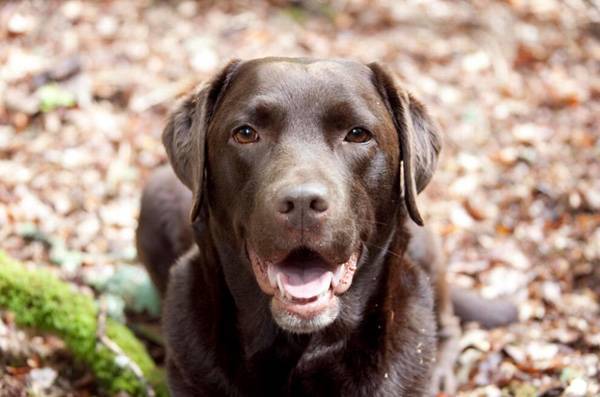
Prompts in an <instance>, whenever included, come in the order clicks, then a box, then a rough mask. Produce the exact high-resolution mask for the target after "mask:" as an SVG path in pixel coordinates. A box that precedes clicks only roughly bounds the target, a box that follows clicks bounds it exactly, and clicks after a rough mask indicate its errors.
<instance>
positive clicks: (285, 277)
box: [280, 267, 333, 299]
mask: <svg viewBox="0 0 600 397" xmlns="http://www.w3.org/2000/svg"><path fill="white" fill-rule="evenodd" d="M280 277H281V283H282V284H283V288H284V289H285V292H287V294H288V295H291V296H292V297H294V298H299V299H308V298H312V297H315V296H317V295H319V294H321V293H323V292H325V291H327V290H328V289H329V286H330V285H331V279H332V277H333V273H331V272H330V271H327V270H325V269H323V268H322V267H312V268H299V267H288V268H285V269H281V275H280Z"/></svg>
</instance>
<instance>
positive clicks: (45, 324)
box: [0, 251, 167, 396]
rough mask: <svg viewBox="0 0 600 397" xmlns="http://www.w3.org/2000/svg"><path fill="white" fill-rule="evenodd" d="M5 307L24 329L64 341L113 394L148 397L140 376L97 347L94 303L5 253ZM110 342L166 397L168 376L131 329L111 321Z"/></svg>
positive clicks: (0, 265)
mask: <svg viewBox="0 0 600 397" xmlns="http://www.w3.org/2000/svg"><path fill="white" fill-rule="evenodd" d="M0 307H1V308H4V309H8V310H10V311H11V312H13V313H14V314H15V318H16V320H17V323H18V324H19V325H21V326H24V327H31V328H35V329H37V330H40V331H44V332H50V333H53V334H55V335H57V336H59V337H61V338H62V339H63V340H64V342H65V344H66V345H67V346H68V348H69V349H70V350H71V352H72V353H73V355H74V357H75V358H76V359H78V360H80V361H81V362H83V363H85V364H86V365H88V366H89V367H90V368H91V370H92V371H93V372H94V374H95V375H96V378H97V380H98V383H99V385H100V386H101V387H102V388H103V389H104V390H106V391H107V392H109V393H111V394H112V393H117V392H119V391H123V392H127V393H129V394H130V395H132V396H142V395H145V391H144V387H143V385H142V384H140V382H139V381H138V380H137V378H136V377H135V375H134V374H133V373H132V372H131V371H130V370H128V369H127V368H125V367H123V366H121V365H119V363H118V361H117V360H116V357H115V355H114V353H112V352H111V351H110V350H108V349H106V348H105V347H104V346H101V345H98V344H97V343H96V325H97V313H98V309H97V307H96V303H95V301H94V300H93V299H92V298H91V297H89V296H86V295H84V294H81V293H79V292H77V291H75V290H74V288H73V286H71V285H70V284H68V283H65V282H63V281H60V280H59V279H57V278H56V277H55V276H54V275H52V274H51V273H49V272H47V271H43V270H41V271H37V270H36V271H35V272H34V271H30V270H27V269H25V268H24V267H23V266H22V265H21V264H19V263H17V262H15V261H13V260H11V259H9V258H8V257H7V256H6V254H4V253H3V252H2V251H0ZM106 327H107V329H106V333H107V336H108V337H109V338H110V339H111V340H112V341H113V342H115V343H116V344H117V345H119V347H120V348H121V349H122V350H123V352H124V353H125V354H126V355H127V357H128V358H129V359H131V360H133V361H134V362H136V363H137V365H138V366H139V367H140V369H141V370H142V372H143V373H144V376H145V377H146V379H148V380H149V381H150V382H151V384H152V386H153V387H154V389H155V391H156V393H157V395H159V396H166V395H167V391H166V387H165V385H164V376H163V374H162V373H161V372H160V371H159V370H158V369H157V368H156V366H155V364H154V362H153V361H152V359H151V358H150V356H149V355H148V353H147V352H146V349H145V348H144V346H143V345H142V344H141V343H140V341H139V340H137V339H136V337H135V336H134V335H133V334H132V333H131V331H129V329H128V328H126V327H124V326H123V325H121V324H119V323H117V322H116V321H113V320H111V319H109V320H107V325H106Z"/></svg>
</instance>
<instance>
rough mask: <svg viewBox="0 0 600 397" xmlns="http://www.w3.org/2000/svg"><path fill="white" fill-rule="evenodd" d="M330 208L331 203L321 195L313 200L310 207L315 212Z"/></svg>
mask: <svg viewBox="0 0 600 397" xmlns="http://www.w3.org/2000/svg"><path fill="white" fill-rule="evenodd" d="M327 208H329V204H327V201H325V200H324V199H323V198H321V197H317V198H314V199H312V200H311V202H310V209H311V210H313V211H315V212H325V211H327Z"/></svg>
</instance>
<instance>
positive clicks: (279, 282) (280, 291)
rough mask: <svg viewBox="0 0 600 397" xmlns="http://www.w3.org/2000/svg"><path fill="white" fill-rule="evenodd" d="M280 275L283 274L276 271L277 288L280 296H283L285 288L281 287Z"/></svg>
mask: <svg viewBox="0 0 600 397" xmlns="http://www.w3.org/2000/svg"><path fill="white" fill-rule="evenodd" d="M282 277H283V276H282V274H281V273H277V288H279V293H280V296H281V297H282V298H285V295H286V294H285V288H283V281H282V280H281V278H282Z"/></svg>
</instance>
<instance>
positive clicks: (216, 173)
mask: <svg viewBox="0 0 600 397" xmlns="http://www.w3.org/2000/svg"><path fill="white" fill-rule="evenodd" d="M309 76H310V77H309ZM321 79H322V80H321ZM282 83H285V84H282ZM339 84H341V86H340V85H339ZM344 84H345V85H344ZM329 85H330V86H331V87H332V88H334V90H332V91H330V92H329V91H327V88H328V87H329ZM261 87H262V88H261ZM340 87H341V88H340ZM348 87H350V88H348ZM357 89H358V90H361V91H360V95H356V93H354V94H350V95H344V92H345V91H344V90H350V91H349V92H352V91H353V90H357ZM269 90H270V91H269ZM256 92H261V93H263V95H262V96H261V97H260V100H261V101H263V102H262V103H261V104H260V105H259V106H260V107H259V108H255V109H256V110H255V111H254V112H252V113H250V114H251V116H247V115H246V116H244V114H245V113H243V108H244V106H247V105H248V104H252V103H253V101H254V100H255V98H253V97H252V95H254V94H255V93H256ZM269 92H271V94H269ZM279 93H284V94H285V95H284V96H283V97H280V96H278V95H279ZM269 95H271V96H272V97H269ZM265 100H266V101H267V102H268V103H271V104H273V105H272V106H266V110H265V103H264V101H265ZM340 100H341V102H340ZM365 101H366V102H365ZM334 102H336V103H337V102H339V105H336V106H338V107H340V108H341V111H339V114H338V116H336V117H335V119H334V120H333V122H334V125H336V126H337V125H338V124H336V123H341V124H343V126H344V128H347V127H348V126H350V127H351V126H352V123H355V122H356V121H355V119H356V118H358V119H360V118H362V119H364V120H366V121H365V123H369V121H368V120H375V121H371V123H372V125H373V128H374V130H375V131H376V134H377V135H376V137H377V145H375V144H374V143H373V142H371V143H370V144H369V145H367V146H345V147H344V148H343V149H340V148H338V149H335V150H338V151H341V150H344V151H345V152H343V154H340V155H338V157H336V158H337V159H340V158H343V161H345V163H343V164H341V163H340V162H339V160H334V158H333V157H332V158H329V157H328V156H329V154H330V153H331V150H332V149H329V147H333V148H336V146H335V145H336V143H335V142H337V141H336V140H335V139H337V138H335V137H333V136H330V135H323V132H322V129H323V128H324V127H323V125H325V126H327V125H329V124H327V123H328V122H329V121H328V120H327V119H319V117H320V116H318V115H319V114H320V113H319V112H320V111H322V110H323V109H324V108H327V106H328V105H329V104H332V103H334ZM347 107H348V108H347ZM336 109H337V108H336V107H333V108H331V112H334V113H335V112H336ZM365 109H368V110H369V112H370V113H371V114H372V116H373V117H371V119H370V118H369V117H370V116H369V115H368V114H367V113H364V112H363V113H361V112H362V111H363V110H365ZM355 111H356V112H358V113H357V114H355V113H354V112H355ZM240 112H242V113H240ZM257 115H260V117H258V116H257ZM244 117H251V118H252V117H254V118H255V119H252V120H253V121H252V123H255V124H261V123H262V124H261V126H260V129H261V131H265V134H266V139H267V141H264V142H263V143H261V145H262V146H261V145H258V146H256V147H255V148H254V149H248V147H244V148H242V149H238V147H237V146H235V145H231V144H229V143H227V144H225V143H224V142H225V141H224V139H225V137H226V135H227V134H228V133H229V132H228V131H229V130H228V129H229V128H231V127H230V124H231V120H236V119H239V118H244ZM257 117H258V118H257ZM294 117H295V119H294ZM299 126H302V128H301V129H299V128H300V127H299ZM327 128H329V127H327ZM336 128H337V127H336ZM269 131H277V134H279V135H273V138H270V135H268V134H269ZM271 134H275V132H271ZM275 136H277V138H275ZM268 139H272V141H273V142H275V141H276V142H278V143H277V144H276V145H279V146H273V147H272V148H271V149H269V150H268V151H265V152H260V150H262V149H261V148H262V147H264V145H267V144H268V143H269V142H270V141H269V140H268ZM322 139H323V140H322ZM163 140H164V143H165V146H166V148H167V153H168V155H169V159H170V162H171V164H172V166H173V169H174V170H175V174H177V177H178V178H179V179H180V180H181V181H182V182H183V183H184V184H185V185H186V186H187V188H188V189H186V188H185V187H184V186H183V185H182V184H180V183H179V182H178V181H177V180H176V179H175V176H174V174H173V173H171V172H170V171H169V170H168V169H161V170H159V171H157V174H156V175H155V176H154V177H153V178H152V180H151V181H150V182H149V184H148V186H147V188H146V189H145V191H144V195H143V199H142V212H141V215H140V223H139V228H138V240H137V241H138V250H139V253H140V257H141V259H142V261H143V262H144V264H145V265H146V267H147V268H148V270H149V272H150V274H151V275H152V278H153V280H154V282H155V283H156V285H157V286H158V288H159V290H160V291H161V293H163V294H164V293H165V291H167V292H166V298H165V301H164V319H163V324H164V332H165V336H166V341H167V347H168V363H167V364H168V372H169V385H170V388H171V391H172V394H173V395H175V396H198V395H206V396H308V395H318V396H320V395H332V396H336V395H340V396H397V395H406V396H424V395H428V394H429V393H430V392H431V391H432V390H435V389H437V387H438V386H439V384H442V385H443V387H444V388H445V389H446V390H451V389H452V388H453V387H454V384H453V381H452V379H453V378H452V375H451V374H452V365H453V363H454V360H455V358H456V354H457V353H458V351H457V348H456V346H457V345H456V343H455V342H456V337H457V336H458V332H459V328H458V324H457V321H456V320H455V317H454V315H453V314H452V305H451V303H450V302H451V301H450V293H449V290H448V288H447V285H446V280H445V273H444V271H445V270H444V261H443V256H442V255H441V249H440V247H439V243H437V241H436V238H435V236H433V235H432V234H431V233H430V232H429V231H427V229H423V228H420V227H417V226H416V225H415V224H414V223H413V222H412V221H414V222H416V223H422V219H421V216H420V214H419V211H418V209H417V206H416V195H417V193H418V192H420V191H421V190H423V189H424V188H425V186H426V185H427V183H428V182H429V180H430V179H431V176H432V174H433V170H434V168H435V164H436V161H437V154H438V152H439V150H440V147H441V144H440V143H441V141H440V138H439V135H438V133H437V129H436V127H435V126H434V125H433V123H432V122H431V120H430V119H429V117H428V116H427V113H426V111H425V109H424V107H423V106H422V105H421V104H420V103H419V102H418V101H416V99H414V98H413V97H412V96H411V95H409V94H408V93H407V92H406V91H404V90H402V89H401V88H399V86H398V84H397V83H396V82H395V81H394V79H393V78H392V77H391V75H390V74H389V73H387V72H385V71H384V70H383V69H382V68H381V67H380V66H378V65H376V64H372V65H369V66H368V67H366V66H364V65H361V64H358V63H353V62H346V61H339V62H338V61H335V62H322V61H314V60H306V59H286V58H268V59H263V60H256V61H250V62H238V61H236V62H233V63H231V64H230V65H228V66H227V67H226V68H225V69H224V70H223V71H222V72H221V73H220V74H219V75H218V76H217V77H216V78H215V79H214V80H213V81H212V82H211V83H210V84H208V85H206V86H205V87H204V88H203V89H202V90H201V91H200V92H199V93H197V94H193V95H191V96H190V97H189V98H188V99H187V100H186V101H185V102H184V103H183V104H182V105H181V106H180V107H179V109H178V110H177V111H176V112H175V113H174V114H173V116H172V117H171V119H170V121H169V123H168V124H167V127H166V128H165V132H164V135H163ZM273 145H275V144H273ZM285 145H288V146H286V151H282V150H278V149H277V148H281V147H283V146H285ZM366 148H369V149H368V150H367V149H366ZM348 150H350V152H347V151H348ZM317 154H318V156H317ZM340 156H341V157H340ZM400 162H402V164H403V166H401V165H400ZM294 169H298V170H301V171H302V172H301V175H303V177H302V178H312V179H310V180H314V178H317V180H319V181H322V183H323V184H324V186H325V188H326V191H327V192H329V193H327V195H325V196H324V198H325V199H327V200H329V201H328V202H329V207H328V214H337V215H336V216H329V217H328V218H325V219H324V220H319V221H318V222H317V223H315V227H314V228H312V229H311V230H310V231H304V229H301V231H302V232H301V233H300V232H298V231H297V230H296V229H294V230H296V231H294V230H292V229H289V227H288V226H289V225H288V226H285V225H283V224H281V223H280V221H278V220H277V218H274V217H273V215H272V212H270V211H272V204H271V203H273V200H275V199H276V198H277V196H273V195H274V194H276V193H273V192H276V190H277V189H275V188H274V187H273V186H279V185H276V184H277V183H280V182H281V183H283V182H286V181H288V182H290V181H292V182H290V183H303V182H302V181H303V180H304V179H300V180H296V179H294V178H297V175H300V174H298V173H296V174H290V173H289V172H288V171H290V170H294ZM401 169H402V170H403V172H401ZM349 176H350V177H349ZM331 178H333V179H331ZM327 189H328V190H327ZM190 191H191V192H192V193H190ZM345 191H347V192H349V193H347V194H346V193H344V192H345ZM402 203H404V204H402ZM186 213H190V215H191V219H192V220H193V225H189V223H187V222H186V220H185V219H186V217H185V215H184V214H186ZM409 218H410V219H412V221H411V220H410V219H409ZM315 222H316V221H315ZM338 230H339V231H341V232H343V233H337V232H336V231H338ZM192 237H193V239H194V241H195V244H191V243H190V240H191V239H192ZM411 237H412V239H411ZM244 241H251V242H252V243H253V244H255V245H256V247H257V249H258V250H259V251H260V252H261V253H263V255H270V256H271V257H277V256H278V255H281V254H280V253H285V252H288V251H289V250H292V249H294V247H296V246H298V244H301V245H303V246H307V247H309V248H311V249H315V250H319V252H320V253H321V254H322V255H323V256H324V257H326V258H336V260H337V259H338V258H343V257H345V256H346V255H349V254H348V247H351V246H353V244H355V242H356V241H361V242H362V244H363V245H364V248H363V254H362V255H361V258H360V261H359V263H358V270H357V273H356V275H355V278H354V281H353V283H352V286H351V287H350V289H349V290H348V291H346V292H345V293H344V294H343V295H341V296H340V297H339V299H340V306H341V309H340V312H339V314H338V315H337V318H336V319H335V321H334V322H333V323H332V324H331V325H329V326H327V327H326V328H323V329H320V330H318V331H317V330H315V332H312V333H309V334H294V333H290V332H287V331H284V330H282V329H281V328H279V327H278V326H277V325H276V324H275V322H274V320H273V317H272V315H271V312H270V311H269V299H270V298H269V297H268V296H267V295H265V294H264V293H263V292H262V291H261V290H260V289H259V288H258V286H257V283H256V280H255V279H254V276H253V274H252V271H251V270H250V266H249V263H248V258H247V256H246V253H245V243H244ZM190 247H191V248H190ZM188 249H189V250H188ZM186 250H188V251H187V253H186V252H185V251H186ZM405 254H406V255H405ZM182 255H183V256H182ZM180 256H181V257H180ZM177 257H180V259H179V260H176V258H177ZM175 262H177V263H176V265H175V266H174V267H173V269H171V272H170V275H169V277H168V278H169V280H168V288H166V289H165V287H166V285H167V272H168V269H169V268H170V267H171V265H172V264H173V263H175ZM504 320H510V318H509V319H507V318H505V319H504ZM436 334H437V337H436ZM436 339H437V341H438V346H439V349H438V350H437V352H436ZM436 354H437V361H438V363H439V364H438V366H437V368H435V370H434V365H433V362H434V361H435V359H436Z"/></svg>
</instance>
